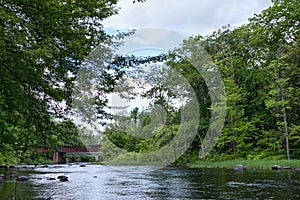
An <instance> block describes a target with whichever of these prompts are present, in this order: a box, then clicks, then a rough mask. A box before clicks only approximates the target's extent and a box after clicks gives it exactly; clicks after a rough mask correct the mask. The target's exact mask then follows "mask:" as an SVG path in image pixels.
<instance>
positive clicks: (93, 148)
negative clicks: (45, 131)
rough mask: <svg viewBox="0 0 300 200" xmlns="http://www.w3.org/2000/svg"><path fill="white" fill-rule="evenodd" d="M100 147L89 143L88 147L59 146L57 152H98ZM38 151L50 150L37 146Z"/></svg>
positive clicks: (45, 151)
mask: <svg viewBox="0 0 300 200" xmlns="http://www.w3.org/2000/svg"><path fill="white" fill-rule="evenodd" d="M99 149H100V145H98V144H96V145H90V146H88V147H73V146H59V147H58V148H57V150H56V151H57V152H64V153H88V152H93V153H95V152H98V151H99ZM38 152H39V153H47V152H51V150H49V149H45V148H44V147H40V148H38Z"/></svg>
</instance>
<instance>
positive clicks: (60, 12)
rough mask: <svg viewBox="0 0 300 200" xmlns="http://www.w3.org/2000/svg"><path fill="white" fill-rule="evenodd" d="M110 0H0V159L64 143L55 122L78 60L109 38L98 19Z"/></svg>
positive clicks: (109, 10)
mask: <svg viewBox="0 0 300 200" xmlns="http://www.w3.org/2000/svg"><path fill="white" fill-rule="evenodd" d="M140 1H141V0H139V2H140ZM134 2H135V1H134ZM116 3H117V0H99V1H93V0H84V1H73V0H66V1H61V0H54V1H53V0H45V1H27V0H18V1H10V0H1V1H0V162H9V161H7V160H5V158H7V157H13V158H18V157H19V156H20V157H22V155H23V154H24V155H27V154H32V152H34V151H35V149H36V147H38V146H49V145H50V146H55V145H56V142H57V139H62V141H64V142H69V140H66V138H68V137H67V135H65V136H64V137H61V136H62V133H61V131H60V130H59V129H57V128H56V127H58V126H57V125H56V122H55V120H56V121H57V120H59V121H61V120H64V119H65V118H66V111H68V110H69V108H70V105H71V93H72V86H73V81H74V79H75V78H76V73H77V71H78V68H79V67H80V64H81V63H82V61H83V59H84V58H85V57H86V56H87V55H88V54H89V52H90V51H91V49H93V48H94V47H96V46H98V45H100V44H102V43H103V42H104V41H108V40H110V36H109V35H107V34H106V33H105V32H104V31H103V26H102V24H101V22H102V20H103V19H105V18H107V17H109V16H111V15H114V14H116V13H117V9H116ZM54 119H55V120H54ZM68 132H70V131H67V132H65V134H67V133H68ZM70 137H72V136H70ZM8 154H10V155H12V156H5V155H8Z"/></svg>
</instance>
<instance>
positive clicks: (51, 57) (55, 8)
mask: <svg viewBox="0 0 300 200" xmlns="http://www.w3.org/2000/svg"><path fill="white" fill-rule="evenodd" d="M64 2H65V3H62V1H59V0H55V1H52V0H51V1H50V0H45V1H39V2H33V1H13V2H12V1H6V0H4V1H1V2H0V13H1V14H0V19H1V20H0V24H1V26H0V27H1V28H0V49H1V51H0V74H1V75H0V164H9V163H34V162H42V160H41V159H42V158H40V157H41V155H39V153H38V152H37V149H38V148H39V147H41V146H43V147H47V148H49V149H55V148H57V146H59V145H66V144H67V145H74V146H82V145H84V143H85V142H84V141H83V139H82V137H80V134H82V133H81V132H82V130H80V128H79V127H77V126H76V122H74V118H72V117H71V118H70V116H72V115H73V116H74V115H75V114H76V111H77V110H78V109H79V110H80V109H85V108H84V107H85V106H86V105H83V104H82V103H81V102H82V101H83V100H82V101H80V99H79V101H78V102H74V101H76V98H74V92H75V94H78V93H76V92H78V91H76V87H74V85H75V84H76V78H77V77H78V73H79V72H80V69H81V67H82V65H83V63H84V61H85V59H86V57H87V56H88V55H89V54H90V52H91V51H92V50H93V49H95V48H96V47H101V48H100V49H102V51H103V52H104V53H103V60H105V59H104V57H105V56H111V57H113V61H112V62H111V63H110V64H109V65H108V66H106V68H105V69H106V71H101V70H100V71H99V72H98V71H97V70H96V73H99V74H98V76H99V77H98V78H99V81H98V82H96V83H97V84H98V85H97V87H96V88H97V95H96V96H95V98H93V99H89V101H92V104H93V105H95V106H94V108H95V112H94V113H86V114H87V115H90V114H93V115H95V116H94V117H95V118H96V119H97V122H98V123H99V124H101V125H102V126H103V127H104V129H103V131H102V132H101V134H102V135H104V136H105V138H106V139H108V140H109V141H110V142H107V141H105V140H104V141H102V143H101V145H102V147H101V152H102V153H103V155H104V156H105V157H106V158H112V159H115V160H116V161H120V162H122V160H124V159H128V158H129V157H130V156H136V155H146V156H149V155H150V153H151V152H155V151H159V150H160V149H163V148H164V147H165V146H166V145H167V144H168V143H170V142H172V141H173V140H174V138H176V134H178V133H180V134H186V135H185V136H186V137H185V138H187V139H188V140H190V144H187V143H188V142H187V141H184V140H180V139H179V140H177V141H176V142H177V144H176V145H177V146H176V148H174V151H172V156H173V157H174V160H172V159H171V160H172V162H173V161H174V162H175V164H185V163H192V162H196V161H198V160H209V161H221V160H233V159H241V160H280V159H300V98H299V97H300V66H299V65H300V36H299V31H300V20H299V19H300V2H299V1H298V0H273V1H272V2H273V5H272V6H270V7H269V8H267V9H266V10H264V11H262V12H261V13H259V14H255V15H254V16H253V17H251V18H250V19H249V20H248V23H246V24H244V25H242V26H240V27H231V26H230V25H227V26H224V27H221V28H220V29H219V30H216V31H214V32H213V33H212V34H210V35H207V36H202V35H196V36H191V37H189V38H188V39H186V40H184V41H182V45H181V46H180V47H178V48H176V49H174V50H173V51H170V52H168V53H165V54H161V55H159V56H152V57H151V56H149V57H134V56H131V57H130V56H128V57H124V56H120V55H113V52H114V50H115V49H117V48H119V47H120V45H122V44H121V43H120V42H118V40H121V39H122V38H124V37H128V36H129V35H131V34H133V33H119V34H118V35H109V34H107V33H106V32H105V31H104V28H103V26H102V24H101V21H102V20H103V19H105V18H108V17H110V16H112V15H114V14H117V13H118V8H117V7H116V4H117V0H105V1H92V0H85V1H71V0H66V1H64ZM142 2H143V1H138V2H136V1H133V2H128V3H142ZM200 47H201V48H200ZM199 49H201V50H202V49H203V50H205V52H207V54H208V55H209V56H210V58H211V60H210V62H212V63H213V64H214V66H216V67H217V69H218V71H219V72H220V75H221V78H222V81H223V83H224V88H225V94H224V95H223V98H224V102H226V105H215V104H213V103H212V96H211V91H210V90H209V88H208V83H207V81H206V80H205V79H204V77H203V76H202V74H200V73H199V71H197V70H196V69H195V68H194V66H193V64H192V63H191V62H189V61H188V60H187V59H184V58H183V57H181V56H178V55H181V53H182V52H183V54H186V55H188V56H191V57H193V56H194V57H197V56H198V54H199V51H198V50H199ZM196 54H197V55H196ZM101 62H105V61H101ZM162 63H163V65H164V66H166V68H164V69H165V70H162V68H161V67H160V65H161V64H162ZM139 65H151V66H152V68H151V72H150V73H149V72H147V73H146V72H145V71H144V72H143V71H141V72H140V74H135V73H134V70H133V69H135V68H137V66H139ZM174 71H176V72H177V74H176V76H178V74H180V76H181V77H184V79H185V80H187V82H188V85H189V86H190V87H192V91H193V94H191V93H190V92H187V90H186V89H185V87H186V85H183V86H182V88H180V89H178V87H176V85H177V84H178V82H177V81H176V77H174ZM143 74H146V75H143ZM138 76H139V77H140V76H143V79H144V80H145V81H146V82H148V83H151V84H152V87H151V88H149V89H148V90H145V91H143V92H142V94H140V95H141V96H143V98H145V99H148V100H149V101H150V104H149V105H150V106H149V108H147V109H139V108H138V107H137V108H134V109H132V110H131V111H130V113H129V115H112V114H110V113H107V111H106V109H105V107H107V104H108V100H107V94H110V93H112V92H113V91H115V90H121V91H126V92H127V93H130V95H131V96H129V97H127V98H132V96H134V95H135V94H134V93H131V92H130V90H131V88H130V86H129V85H126V84H124V87H122V88H117V86H118V85H119V84H118V83H120V82H122V80H123V79H124V77H132V78H135V77H136V80H138V78H137V77H138ZM168 80H173V81H171V82H170V81H168ZM74 88H75V89H74ZM174 88H177V89H176V92H174V90H175V89H174ZM79 93H80V92H79ZM72 95H73V96H72ZM192 95H195V97H196V100H197V101H196V102H191V106H190V107H189V106H186V108H184V109H183V108H180V107H178V106H176V105H175V104H174V99H176V98H178V96H180V98H183V99H187V100H186V101H189V99H190V97H191V96H192ZM81 97H82V98H85V97H84V96H81ZM84 102H86V101H84ZM186 105H190V104H186ZM195 105H196V107H197V108H195ZM224 106H225V107H226V110H225V112H224V113H226V116H225V121H224V126H223V127H222V132H221V134H220V136H219V138H218V139H217V141H216V144H215V145H214V148H213V149H212V150H211V151H209V152H205V147H204V143H203V138H205V136H206V134H207V132H208V129H209V126H210V118H211V115H212V110H218V109H224ZM153 109H157V110H158V111H157V112H152V111H151V110H153ZM161 110H163V112H161ZM184 110H185V111H184ZM195 110H196V111H197V112H198V115H199V119H192V118H191V119H187V120H186V121H184V120H183V119H182V118H181V114H182V113H183V112H188V113H192V112H194V111H195ZM74 113H75V114H74ZM155 114H158V115H155ZM160 114H161V115H160ZM153 115H155V116H153ZM88 118H89V117H88ZM108 119H114V122H111V123H109V122H108V121H107V120H108ZM87 120H88V119H87ZM153 120H157V121H156V126H154V127H151V126H149V125H151V124H152V123H153ZM183 121H184V126H183V127H186V128H180V127H181V124H182V123H183ZM195 127H196V135H195V137H193V138H189V136H190V134H189V133H186V132H187V130H193V129H194V128H195ZM147 128H152V129H151V135H150V136H147V135H145V137H135V136H136V135H137V134H139V133H141V132H143V131H144V130H145V129H147ZM146 132H147V131H146ZM146 136H147V137H146ZM85 139H86V140H90V141H93V142H96V143H97V142H99V138H97V137H95V136H93V135H92V134H91V135H88V136H85ZM115 147H118V148H119V149H118V150H116V149H115ZM183 150H184V151H183ZM123 151H125V152H126V153H125V154H124V153H121V155H120V156H119V153H120V152H123ZM177 151H178V153H179V152H180V153H179V154H180V155H176V152H177ZM148 153H149V154H148ZM173 154H175V155H173ZM175 158H176V159H175Z"/></svg>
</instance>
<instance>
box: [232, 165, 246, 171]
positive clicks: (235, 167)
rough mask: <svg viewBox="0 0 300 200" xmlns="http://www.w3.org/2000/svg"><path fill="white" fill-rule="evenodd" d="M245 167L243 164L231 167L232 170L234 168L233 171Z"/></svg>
mask: <svg viewBox="0 0 300 200" xmlns="http://www.w3.org/2000/svg"><path fill="white" fill-rule="evenodd" d="M245 169H246V167H245V166H244V165H236V166H234V167H233V170H235V171H243V170H245Z"/></svg>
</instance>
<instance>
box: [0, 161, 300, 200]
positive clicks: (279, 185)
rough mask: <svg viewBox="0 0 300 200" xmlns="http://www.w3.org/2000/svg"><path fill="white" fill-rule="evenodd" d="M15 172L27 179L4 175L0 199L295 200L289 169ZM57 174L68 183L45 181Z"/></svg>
mask: <svg viewBox="0 0 300 200" xmlns="http://www.w3.org/2000/svg"><path fill="white" fill-rule="evenodd" d="M10 171H14V170H10ZM0 173H8V172H3V171H2V172H1V171H0ZM18 173H19V174H24V175H27V176H29V178H30V180H29V181H27V182H15V181H14V180H13V179H7V180H6V181H5V182H4V183H2V184H1V185H0V200H2V199H7V198H8V197H9V195H11V194H13V193H16V194H18V196H19V197H20V199H21V200H23V199H25V200H27V199H55V200H71V199H72V200H81V199H83V200H99V199H103V200H104V199H105V200H107V199H108V200H112V199H130V200H134V199H164V200H165V199H178V200H179V199H180V200H182V199H186V200H188V199H300V172H297V171H294V170H281V171H268V170H265V171H261V170H246V171H233V170H228V169H227V170H226V169H187V168H164V169H156V168H154V167H146V166H137V167H134V166H117V167H116V166H114V167H113V166H107V165H86V167H80V166H79V165H76V164H74V165H50V166H49V167H48V168H35V169H34V170H28V169H27V170H18ZM59 175H66V176H68V177H69V181H68V182H60V181H59V180H57V179H56V180H48V179H49V178H50V177H53V178H57V176H59Z"/></svg>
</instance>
